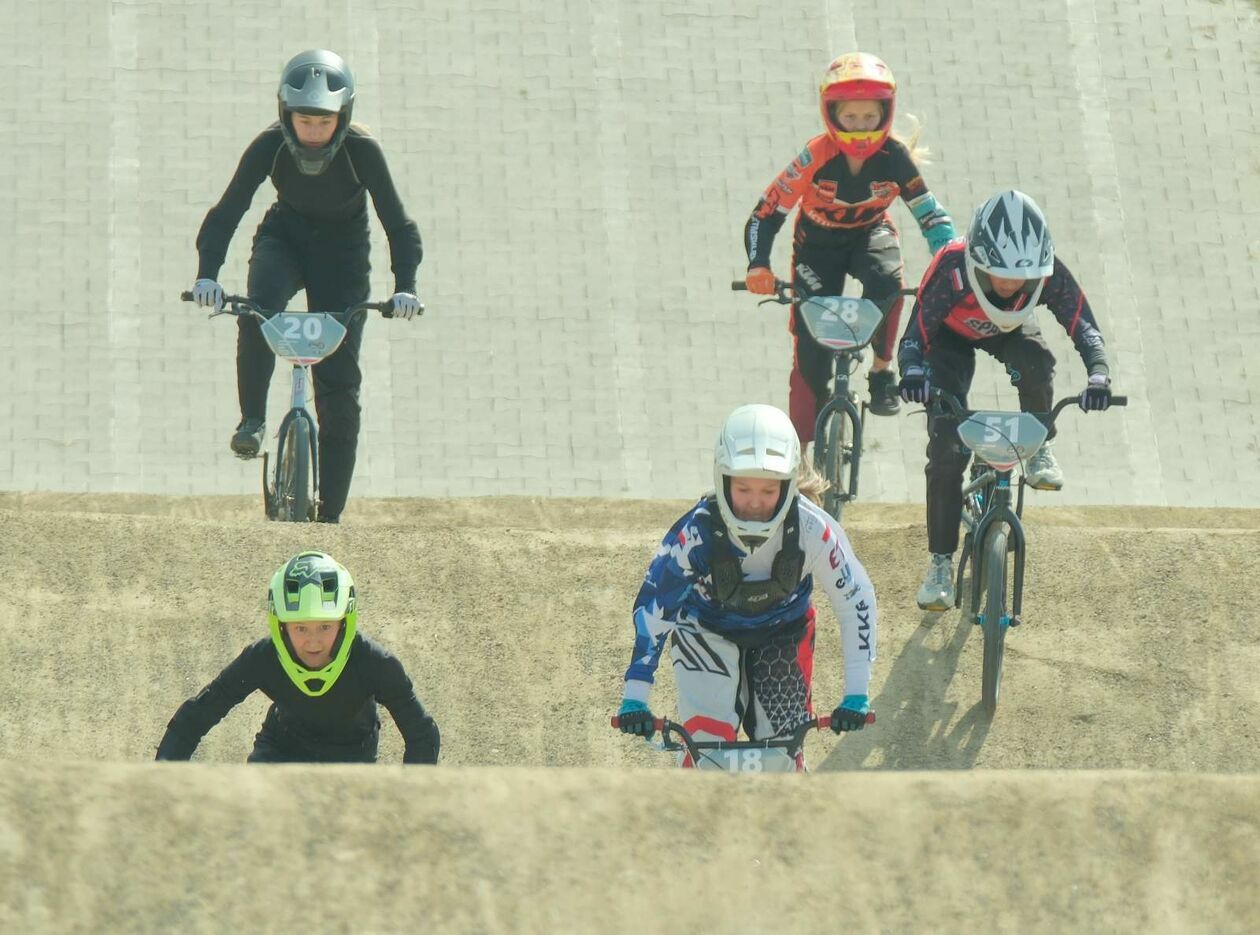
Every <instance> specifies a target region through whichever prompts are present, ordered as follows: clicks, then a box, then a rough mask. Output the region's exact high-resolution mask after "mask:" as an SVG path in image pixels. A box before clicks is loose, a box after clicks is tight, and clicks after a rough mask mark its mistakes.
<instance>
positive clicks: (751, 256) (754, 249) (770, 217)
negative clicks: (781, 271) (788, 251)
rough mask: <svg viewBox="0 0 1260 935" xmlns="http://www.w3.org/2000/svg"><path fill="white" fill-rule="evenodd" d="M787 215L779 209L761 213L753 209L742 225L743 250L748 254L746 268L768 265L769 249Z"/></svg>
mask: <svg viewBox="0 0 1260 935" xmlns="http://www.w3.org/2000/svg"><path fill="white" fill-rule="evenodd" d="M786 219H787V215H786V214H783V213H781V212H779V211H771V212H769V213H768V214H765V215H764V216H763V215H762V212H761V211H754V212H753V214H752V215H751V216H750V217H749V218H748V223H747V224H745V225H744V250H745V252H747V254H748V268H749V269H752V268H753V267H754V266H769V265H770V250H771V248H772V247H773V246H774V238H775V236H776V235H777V234H778V233H779V229H780V228H781V227H783V222H784V221H785V220H786Z"/></svg>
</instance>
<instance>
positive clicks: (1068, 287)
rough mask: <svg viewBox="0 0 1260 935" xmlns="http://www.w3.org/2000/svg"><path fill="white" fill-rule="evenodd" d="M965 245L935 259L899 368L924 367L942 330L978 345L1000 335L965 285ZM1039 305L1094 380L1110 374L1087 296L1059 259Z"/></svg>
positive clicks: (905, 339)
mask: <svg viewBox="0 0 1260 935" xmlns="http://www.w3.org/2000/svg"><path fill="white" fill-rule="evenodd" d="M966 248H967V245H966V242H965V241H963V240H955V241H954V242H953V243H950V244H949V245H948V246H946V247H945V248H943V249H942V250H941V251H940V252H939V253H937V254H936V256H935V258H934V259H933V260H932V263H931V264H930V265H929V266H928V268H927V272H925V273H924V274H923V281H922V282H921V283H920V284H919V292H918V299H917V301H916V302H915V306H914V313H913V314H912V315H911V316H910V322H909V324H907V325H906V333H905V336H904V337H903V338H902V339H901V345H900V347H899V348H898V350H897V366H898V368H899V369H900V370H901V371H902V372H903V373H904V372H905V371H906V368H907V367H922V366H923V362H924V359H925V358H926V356H927V354H928V352H929V351H930V350H931V348H932V342H933V341H934V340H935V339H936V336H937V335H938V334H940V331H941V329H942V328H948V329H949V330H950V331H952V332H954V333H955V334H957V335H959V336H960V337H962V338H964V339H966V340H967V341H972V342H979V341H983V340H984V339H986V338H992V337H996V336H997V335H999V334H1001V333H1002V332H1001V331H1000V330H999V329H998V327H997V325H995V324H993V322H991V321H990V320H989V317H988V316H987V315H985V313H984V309H982V308H981V307H980V303H979V302H978V301H977V300H976V296H975V293H974V292H973V291H972V289H971V284H970V283H969V282H968V281H967V271H966V266H965V264H966V253H965V251H966ZM1037 304H1038V305H1045V306H1046V307H1047V308H1049V309H1050V311H1051V312H1053V313H1054V317H1055V319H1056V320H1057V321H1058V322H1059V324H1061V325H1062V326H1063V330H1064V331H1066V332H1067V333H1068V337H1070V338H1071V339H1072V343H1073V344H1074V345H1075V346H1076V350H1077V352H1078V353H1079V354H1080V355H1081V360H1083V361H1084V362H1085V367H1086V368H1087V369H1088V371H1089V373H1090V374H1104V375H1105V374H1108V373H1109V366H1108V362H1107V348H1106V346H1105V345H1104V343H1103V336H1102V333H1101V332H1100V331H1099V330H1098V322H1097V321H1095V320H1094V313H1093V311H1091V310H1090V307H1089V302H1088V301H1087V300H1086V298H1085V293H1084V292H1082V291H1081V287H1080V286H1078V285H1077V284H1076V280H1075V279H1074V278H1073V277H1072V273H1071V272H1070V271H1069V270H1068V268H1067V267H1066V266H1065V265H1064V264H1063V261H1062V260H1060V259H1058V258H1057V257H1056V258H1055V261H1054V270H1053V272H1052V273H1051V274H1050V277H1049V278H1048V279H1047V280H1046V284H1045V286H1044V288H1042V290H1041V296H1040V298H1039V299H1038V300H1037Z"/></svg>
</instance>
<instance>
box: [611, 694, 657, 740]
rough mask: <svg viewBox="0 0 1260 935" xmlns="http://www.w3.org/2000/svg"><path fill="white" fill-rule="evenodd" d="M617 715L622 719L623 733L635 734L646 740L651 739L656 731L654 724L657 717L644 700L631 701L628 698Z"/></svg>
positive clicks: (622, 703)
mask: <svg viewBox="0 0 1260 935" xmlns="http://www.w3.org/2000/svg"><path fill="white" fill-rule="evenodd" d="M617 717H618V718H620V719H621V732H622V733H623V734H634V735H636V736H638V737H642V738H643V739H644V740H651V739H652V735H653V734H655V733H656V727H655V726H654V725H653V724H652V721H654V720H655V718H653V717H652V712H651V711H650V710H648V706H647V705H645V704H644V703H643V702H642V701H631V700H629V699H628V698H627V699H626V700H625V701H623V702H621V707H620V708H619V709H618V710H617Z"/></svg>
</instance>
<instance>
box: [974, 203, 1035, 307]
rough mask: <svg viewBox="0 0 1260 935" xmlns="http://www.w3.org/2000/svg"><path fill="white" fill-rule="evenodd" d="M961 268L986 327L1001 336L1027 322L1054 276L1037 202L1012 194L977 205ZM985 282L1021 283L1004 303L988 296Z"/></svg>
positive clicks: (990, 288)
mask: <svg viewBox="0 0 1260 935" xmlns="http://www.w3.org/2000/svg"><path fill="white" fill-rule="evenodd" d="M966 266H967V282H968V283H969V284H970V285H971V291H972V292H974V293H975V295H976V300H977V301H978V302H979V303H980V308H981V309H983V310H984V313H985V315H987V316H988V318H989V321H991V322H993V324H995V325H997V326H998V328H1000V329H1001V330H1002V331H1014V330H1015V329H1016V328H1018V327H1019V326H1020V325H1022V324H1023V323H1024V322H1026V321H1028V319H1030V318H1031V317H1032V314H1033V309H1034V308H1035V307H1036V305H1037V300H1038V299H1039V298H1041V290H1042V288H1043V287H1044V286H1045V284H1046V277H1047V276H1049V275H1050V274H1051V273H1052V272H1054V241H1053V240H1051V239H1050V231H1049V229H1048V228H1047V227H1046V218H1045V215H1043V214H1042V213H1041V208H1039V207H1038V206H1037V202H1035V201H1033V200H1032V199H1031V198H1029V197H1028V196H1027V195H1025V194H1024V193H1023V192H1017V191H1013V190H1012V191H1005V192H1001V193H1000V194H997V195H994V196H993V197H992V198H990V199H989V200H988V201H986V202H985V203H984V204H982V205H981V206H980V209H979V210H978V211H976V215H975V217H974V218H972V219H971V227H970V229H969V230H968V231H967V260H966ZM991 276H1000V277H1003V278H1005V279H1023V280H1027V281H1026V283H1025V284H1024V285H1023V286H1021V287H1020V288H1019V290H1018V291H1017V292H1015V293H1014V294H1013V295H1011V296H1009V297H1005V298H1004V297H1002V296H1000V295H998V293H997V292H995V291H994V289H993V282H992V280H991V279H990V278H989V277H991Z"/></svg>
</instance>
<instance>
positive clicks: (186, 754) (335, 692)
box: [157, 633, 441, 763]
mask: <svg viewBox="0 0 1260 935" xmlns="http://www.w3.org/2000/svg"><path fill="white" fill-rule="evenodd" d="M255 691H261V692H262V693H263V694H264V695H266V696H267V697H268V698H270V699H271V700H272V705H271V709H270V710H269V711H268V712H267V718H266V721H265V722H264V723H263V733H264V734H267V735H269V737H270V738H271V739H272V740H273V741H274V742H276V743H280V744H285V745H288V746H291V747H295V748H297V749H300V750H303V751H306V752H309V753H310V754H311V756H312V758H313V759H316V760H334V761H335V760H356V759H362V757H360V756H357V755H356V753H357V752H358V751H360V750H362V749H364V748H365V746H367V745H370V747H371V750H372V757H371V758H373V759H374V758H375V740H376V737H377V734H378V732H379V730H380V723H381V722H380V718H379V717H378V716H377V713H376V705H377V703H379V704H381V705H383V706H384V707H385V709H386V710H387V711H389V713H390V715H392V716H393V718H394V723H395V724H397V725H398V731H399V733H401V734H402V736H403V740H404V741H405V742H406V752H405V753H404V755H403V762H404V763H436V762H437V758H438V749H439V746H440V743H441V739H440V735H439V733H438V728H437V724H436V723H434V721H433V718H432V717H430V716H429V715H428V713H426V712H425V710H424V706H423V705H421V704H420V701H419V699H418V698H416V693H415V691H414V690H413V689H412V686H411V679H409V678H408V677H407V673H406V672H405V671H403V667H402V663H401V662H399V661H398V659H397V657H395V656H394V655H392V654H391V653H390V652H388V651H387V650H385V649H384V648H382V647H380V646H378V645H377V644H376V643H373V642H372V641H371V640H369V639H367V638H365V637H364V636H362V635H361V634H358V633H356V634H355V636H354V643H353V644H352V645H351V647H350V656H349V658H348V659H347V660H346V666H345V668H344V669H343V670H342V672H341V675H340V676H339V677H338V679H337V681H336V683H335V684H334V685H333V687H332V688H331V689H329V690H328V692H327V693H326V694H324V695H321V696H320V697H318V698H312V697H311V696H309V695H306V694H304V693H302V692H301V691H300V690H299V689H298V687H297V686H296V685H294V684H293V681H292V680H291V679H290V678H289V676H288V675H287V674H286V673H285V671H284V669H283V668H281V666H280V659H279V657H278V656H277V654H276V648H275V645H274V644H273V643H272V642H271V640H270V638H264V639H261V640H259V641H258V642H256V643H253V644H252V645H250V646H247V647H246V648H245V650H244V652H242V653H241V654H240V655H239V656H237V657H236V659H235V660H234V661H233V662H232V663H230V664H229V665H228V667H227V668H226V669H224V670H223V671H222V672H221V673H219V676H218V678H216V679H215V680H214V681H213V682H211V683H210V684H209V685H207V686H206V687H205V688H203V689H202V690H201V691H200V692H199V693H198V694H197V695H196V696H195V697H193V698H190V699H188V700H187V701H185V702H184V703H183V704H182V705H180V708H179V710H178V711H176V712H175V716H174V717H173V718H171V722H170V724H168V725H167V728H166V734H165V736H163V738H162V742H161V743H160V744H159V745H158V750H157V759H159V760H187V759H189V758H190V757H191V756H192V754H193V751H194V750H196V749H197V744H198V743H200V742H201V738H202V737H204V736H205V735H206V734H207V733H208V732H209V731H210V728H212V727H214V725H216V724H218V723H219V721H221V720H223V718H224V716H225V715H226V714H227V713H228V712H229V711H231V710H232V708H234V707H236V706H237V705H238V704H240V703H241V702H242V701H244V700H245V699H246V698H247V697H248V696H249V695H250V694H251V693H253V692H255Z"/></svg>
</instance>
